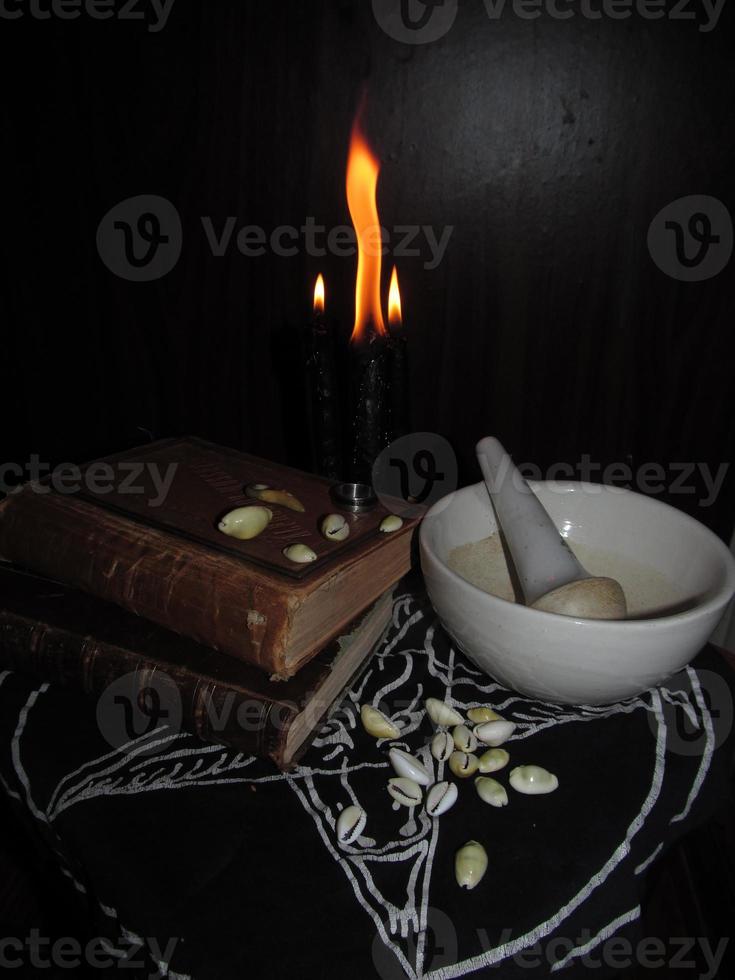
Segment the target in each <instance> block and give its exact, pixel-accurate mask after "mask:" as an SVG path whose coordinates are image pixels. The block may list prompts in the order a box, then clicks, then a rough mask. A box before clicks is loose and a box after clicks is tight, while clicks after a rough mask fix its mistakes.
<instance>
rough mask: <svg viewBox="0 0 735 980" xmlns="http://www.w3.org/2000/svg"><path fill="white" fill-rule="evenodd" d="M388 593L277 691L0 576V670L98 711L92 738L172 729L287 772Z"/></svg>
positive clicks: (378, 625) (120, 616)
mask: <svg viewBox="0 0 735 980" xmlns="http://www.w3.org/2000/svg"><path fill="white" fill-rule="evenodd" d="M391 598H392V597H391V593H390V592H386V593H385V594H384V595H383V596H381V598H380V599H378V601H377V602H376V603H374V604H373V605H372V606H371V607H370V608H369V609H368V610H366V611H365V612H364V613H363V614H362V615H361V616H360V617H358V619H357V620H356V621H355V622H354V623H353V624H351V626H350V627H349V628H348V629H347V630H346V631H345V634H344V635H343V636H341V637H339V638H338V639H337V640H334V641H333V642H332V643H330V644H329V645H328V646H327V647H325V648H324V649H322V650H320V651H319V652H318V654H317V655H316V656H315V657H314V658H313V659H312V660H311V661H310V662H309V663H308V664H307V665H306V666H305V667H304V668H303V669H302V670H300V671H299V673H298V674H297V675H296V677H294V678H292V679H291V680H288V681H270V680H268V678H267V677H266V676H265V675H264V674H263V672H262V671H260V670H257V669H256V668H254V667H252V666H250V665H249V664H246V663H243V662H242V661H237V660H235V659H233V658H231V657H223V656H221V655H220V654H218V653H217V652H216V651H215V650H210V649H208V648H207V647H204V646H201V645H200V644H198V643H195V642H194V641H193V640H189V639H186V638H185V637H181V636H178V635H177V634H175V633H172V632H171V631H170V630H166V629H163V628H162V627H160V626H156V625H155V624H154V623H150V622H148V621H147V620H145V619H141V618H140V617H139V616H133V615H132V614H131V613H129V612H127V611H126V610H124V609H120V608H119V607H117V606H113V605H111V604H109V603H106V602H102V601H101V600H99V599H96V598H94V597H93V596H89V595H85V594H83V593H81V592H78V591H76V590H74V589H70V588H68V587H67V586H64V585H61V584H59V583H56V582H49V581H48V580H46V579H41V578H38V577H37V576H35V575H29V574H27V573H25V572H19V571H17V570H11V569H9V568H7V567H0V669H5V670H17V671H20V672H22V673H28V674H32V675H34V676H35V677H38V678H39V679H40V680H44V681H48V682H50V683H52V684H54V685H56V686H58V687H62V688H65V689H67V690H77V691H79V690H81V691H83V692H84V693H85V694H87V695H90V696H91V697H93V698H95V699H96V701H97V720H98V725H99V727H100V730H101V731H102V734H103V736H105V737H107V738H108V741H110V743H111V744H112V745H113V747H115V748H118V747H121V746H122V745H123V744H125V743H126V742H128V741H129V740H131V739H133V738H135V737H140V736H142V735H145V734H148V733H151V734H152V735H153V733H154V732H155V731H156V729H159V727H162V728H163V731H162V734H168V733H170V731H172V730H173V731H178V730H180V729H183V730H186V731H190V732H193V733H194V734H196V735H198V736H199V737H200V738H202V739H204V740H205V741H208V742H218V743H221V744H224V745H229V746H231V747H233V748H235V749H238V750H239V751H241V752H245V753H247V754H248V755H259V756H262V757H263V758H268V759H271V760H272V761H273V762H275V763H276V765H277V766H279V768H281V769H288V768H290V767H292V766H293V765H294V764H295V763H296V761H297V760H298V759H299V758H300V757H301V755H302V754H303V753H304V751H305V750H306V748H307V747H308V745H309V744H310V742H311V741H312V739H313V737H314V735H315V733H316V731H317V730H318V728H319V726H320V723H321V722H322V720H323V719H324V717H325V715H326V714H327V713H328V711H329V708H330V707H331V706H332V705H333V703H334V702H335V701H336V700H337V699H338V698H339V696H340V694H341V693H342V692H343V691H344V689H345V687H347V685H348V684H349V683H350V681H351V680H352V679H353V678H354V677H355V676H356V675H357V673H359V671H360V670H361V668H362V667H363V666H364V665H365V664H366V662H367V659H368V658H369V655H370V654H371V652H372V651H373V649H374V647H375V644H376V643H377V641H378V640H379V639H380V636H381V635H382V633H383V630H384V629H385V627H386V625H387V623H388V622H389V620H390V616H391V609H392V601H391Z"/></svg>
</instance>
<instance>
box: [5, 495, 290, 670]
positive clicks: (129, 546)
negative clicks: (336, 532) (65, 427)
mask: <svg viewBox="0 0 735 980" xmlns="http://www.w3.org/2000/svg"><path fill="white" fill-rule="evenodd" d="M0 557H2V558H4V559H6V560H8V561H13V562H15V563H16V564H18V565H20V566H22V567H25V568H29V569H31V570H33V571H34V572H36V573H37V574H39V575H43V576H45V577H47V578H51V579H57V580H58V581H62V582H65V583H66V584H68V585H72V586H74V587H75V588H78V589H82V590H83V591H85V592H89V593H90V594H92V595H96V596H98V597H99V598H101V599H106V600H109V601H111V602H115V603H117V604H119V605H122V606H124V607H125V608H127V609H129V610H130V611H131V612H134V613H136V614H137V615H139V616H144V617H145V618H146V619H149V620H151V621H152V622H154V623H158V624H159V625H162V626H165V627H167V628H168V629H171V630H173V631H174V632H176V633H182V634H184V635H186V636H189V637H191V638H192V639H194V640H197V641H198V642H200V643H204V644H205V645H207V646H210V647H214V649H216V650H219V651H221V652H223V653H227V654H229V655H231V656H234V657H237V658H238V659H242V660H247V661H248V662H250V663H253V664H255V665H256V666H258V667H260V668H261V669H262V670H264V671H268V672H269V673H273V674H277V675H282V676H284V677H285V676H288V675H289V674H291V673H293V670H292V669H291V668H290V665H289V664H288V663H287V661H286V657H285V654H286V647H287V643H288V637H289V632H290V629H291V627H292V626H293V621H294V618H295V617H296V615H297V612H298V608H299V605H300V602H301V597H300V594H299V592H298V590H292V591H283V590H280V591H279V590H277V589H275V588H274V587H273V585H272V583H271V582H269V581H268V580H267V578H266V577H265V576H263V575H261V574H260V573H259V571H258V569H257V568H255V567H253V566H250V565H247V564H246V563H244V562H241V561H238V560H237V559H234V558H231V557H229V556H228V555H223V554H219V553H216V552H213V551H210V550H209V549H207V548H206V547H203V546H201V545H197V544H195V543H192V542H189V541H187V540H185V539H183V538H178V537H176V536H174V535H171V534H166V533H165V532H162V531H158V530H156V529H154V528H148V527H144V526H143V525H141V524H138V523H136V522H133V521H130V520H127V519H126V518H124V517H121V516H119V515H117V514H116V513H114V512H113V511H107V510H105V509H104V508H102V507H95V506H93V505H90V504H86V503H85V502H84V501H80V500H76V499H74V498H72V497H64V496H61V495H59V494H55V493H48V494H43V495H41V494H34V493H33V492H32V491H29V490H25V491H23V492H21V493H18V494H16V495H14V496H13V497H10V498H8V499H7V500H5V501H3V503H2V505H1V506H0Z"/></svg>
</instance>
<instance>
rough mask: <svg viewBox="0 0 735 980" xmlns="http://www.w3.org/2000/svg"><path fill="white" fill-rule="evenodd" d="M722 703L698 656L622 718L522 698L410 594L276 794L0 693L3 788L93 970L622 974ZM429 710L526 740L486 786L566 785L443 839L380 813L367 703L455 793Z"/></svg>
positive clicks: (720, 779) (83, 711) (699, 803)
mask: <svg viewBox="0 0 735 980" xmlns="http://www.w3.org/2000/svg"><path fill="white" fill-rule="evenodd" d="M730 685H731V681H730V678H729V670H728V668H727V667H725V666H724V665H723V664H722V663H721V661H720V658H719V656H718V655H717V654H716V652H715V651H713V650H712V649H711V648H708V649H705V650H704V651H703V652H702V654H701V655H700V656H699V657H698V658H697V660H696V661H695V662H694V664H693V665H692V666H691V667H689V668H686V669H685V670H683V671H681V672H680V673H679V674H677V675H676V676H675V677H674V678H672V679H671V680H670V681H669V682H667V684H666V685H664V686H663V687H661V688H657V689H654V690H651V691H649V692H646V693H645V694H644V695H642V696H640V697H637V698H633V699H630V700H628V701H626V702H623V703H620V704H614V705H609V706H606V707H574V708H570V707H560V706H557V705H552V704H545V703H542V702H538V701H531V700H528V699H525V698H522V697H520V696H518V695H516V694H514V693H512V692H509V691H507V690H505V689H504V688H502V687H500V686H499V685H498V684H496V683H494V682H493V681H492V680H491V679H490V678H489V677H487V676H486V675H484V674H483V673H481V672H480V671H479V670H478V669H477V668H476V667H475V666H474V665H473V664H472V663H471V662H470V661H469V660H467V659H466V658H465V657H464V656H463V655H461V654H460V653H459V652H458V651H457V650H455V649H454V648H453V647H452V645H451V643H450V641H449V640H448V638H447V636H446V635H445V634H444V632H443V631H442V629H441V627H440V626H439V624H438V623H437V621H436V618H435V615H434V613H433V611H432V609H431V607H430V605H429V604H428V602H427V600H426V598H425V596H424V595H423V594H422V593H420V592H403V593H402V594H400V595H399V596H398V597H397V599H396V602H395V606H394V614H393V623H392V624H391V625H390V626H389V628H388V630H387V632H386V634H385V635H384V637H383V639H382V640H381V643H380V644H379V646H378V648H377V651H376V653H375V655H374V657H373V658H372V659H371V661H370V662H369V664H368V666H367V668H366V670H365V671H364V672H363V674H362V675H361V677H360V678H359V679H358V680H357V681H356V682H355V683H354V685H353V686H352V688H351V689H350V690H349V691H348V693H347V695H346V696H345V697H344V699H343V700H342V702H341V704H340V705H339V706H338V708H337V709H336V710H335V711H334V712H333V713H332V715H331V716H330V720H329V721H328V723H327V724H325V726H324V727H323V728H322V729H321V730H320V732H319V735H318V737H317V739H316V741H315V743H314V744H313V746H312V747H311V748H310V750H309V751H308V753H307V754H306V756H305V757H304V760H303V764H302V765H301V766H300V767H299V768H298V769H296V770H295V771H294V772H292V773H290V774H280V773H278V772H277V771H276V770H275V769H274V768H273V767H272V766H271V765H270V764H268V763H266V762H264V761H262V760H258V759H255V758H252V757H245V756H243V755H241V754H238V753H236V752H234V751H231V750H228V749H224V748H222V747H221V746H217V745H206V744H204V743H202V742H200V741H199V740H198V739H196V738H195V737H194V736H191V735H188V734H182V733H178V732H176V731H170V730H168V729H166V727H165V726H163V727H158V728H156V729H155V730H154V731H152V732H149V733H148V734H146V735H144V736H141V737H139V738H135V739H133V740H132V741H131V742H130V743H129V744H127V745H125V746H124V747H119V746H117V747H112V746H111V745H110V744H109V743H108V741H106V740H105V738H104V735H103V732H102V731H101V729H100V726H98V724H97V719H96V712H95V706H94V705H92V704H90V703H89V702H88V701H87V700H86V699H85V698H84V697H83V696H82V695H81V694H80V695H73V694H69V693H65V692H61V691H57V690H56V689H54V688H51V687H49V686H47V685H45V684H44V685H42V684H39V683H38V682H36V681H34V680H32V679H31V678H29V677H26V676H22V675H21V674H18V673H8V672H5V673H2V674H0V733H1V734H0V774H1V775H2V780H3V783H4V786H5V789H6V791H7V792H8V793H9V794H10V796H11V798H12V799H13V800H14V801H15V804H16V805H17V807H19V808H20V809H21V810H22V811H23V813H24V814H25V815H26V816H30V818H31V820H32V822H33V824H34V826H35V827H36V829H37V831H38V833H39V834H40V835H41V836H42V837H43V838H44V840H45V842H46V844H47V846H48V847H49V848H51V849H52V850H53V851H54V853H55V854H56V857H57V860H58V862H59V864H60V866H61V868H62V870H63V872H64V874H65V876H66V878H67V880H68V883H69V889H70V896H71V895H75V896H76V898H77V899H78V900H81V901H83V902H85V903H86V905H87V911H88V914H89V916H90V919H91V923H92V927H91V928H92V934H93V935H95V936H99V937H104V938H105V948H106V949H107V950H108V951H109V954H108V958H109V959H110V960H112V961H120V962H123V961H125V960H126V958H127V959H128V960H133V961H134V962H138V963H141V964H144V966H142V965H141V967H140V971H139V975H141V976H144V975H150V974H151V973H152V972H154V971H155V970H158V971H159V973H160V974H161V975H164V976H169V977H172V978H174V980H181V978H184V977H192V978H196V980H230V978H234V977H245V976H247V977H259V976H268V977H269V978H279V977H284V978H285V977H289V978H293V977H310V978H311V977H317V978H324V980H327V978H329V980H332V978H334V980H337V978H339V980H342V978H345V977H354V978H363V977H380V978H391V980H392V978H399V977H403V976H409V977H424V978H432V980H441V978H449V977H456V976H465V975H476V976H480V975H493V976H499V977H503V978H506V977H507V978H514V977H519V978H520V977H526V976H528V975H529V974H530V973H535V974H537V975H544V976H546V975H549V974H550V972H551V971H552V967H553V965H554V964H555V963H556V961H561V962H559V963H557V966H556V968H557V969H559V971H560V975H561V976H570V975H572V974H573V973H575V972H576V971H578V970H583V969H584V968H585V967H589V966H590V965H593V966H594V965H595V963H596V962H598V961H600V960H601V961H602V964H601V965H600V966H596V967H595V975H596V976H598V977H599V976H605V975H611V974H613V973H615V972H617V970H619V969H620V968H621V967H622V966H625V962H624V961H625V959H626V955H625V950H626V949H628V950H629V953H630V955H629V957H628V959H629V960H634V959H635V957H636V955H639V954H637V953H636V943H637V942H638V940H639V939H640V938H641V937H640V936H639V916H640V902H641V895H642V890H643V883H644V879H645V873H646V870H647V868H648V867H649V866H650V864H651V863H652V862H653V861H654V860H655V859H656V858H657V857H658V856H660V854H661V853H663V851H664V850H665V849H666V848H667V847H668V846H669V845H670V844H671V843H672V841H674V840H675V839H676V838H677V837H679V836H680V835H682V834H683V833H685V832H686V831H687V830H688V829H689V828H690V827H691V826H692V825H694V824H695V823H697V822H701V820H702V819H703V818H704V817H705V816H707V815H708V814H709V812H710V809H711V808H712V806H713V803H714V800H715V798H716V796H717V795H718V794H719V793H720V791H721V789H722V787H723V785H724V784H725V781H726V780H727V774H728V768H729V763H730V759H731V756H732V744H731V739H732V733H731V732H730V725H729V718H731V717H732V712H731V704H732V689H731V686H730ZM429 696H433V697H437V698H440V699H442V700H447V701H448V702H450V703H452V704H454V705H456V706H457V707H458V709H459V710H460V711H464V710H466V709H467V708H469V707H471V706H473V705H476V704H490V705H492V706H494V707H495V708H496V709H497V710H498V711H499V712H500V713H501V714H502V715H503V716H504V717H506V718H509V719H513V720H514V721H515V722H516V723H517V728H516V730H515V732H514V733H513V735H512V737H511V739H510V741H509V742H508V743H507V744H506V746H505V748H506V749H507V750H508V751H509V753H510V764H509V766H508V767H507V768H505V769H503V770H501V771H500V772H498V773H495V774H494V776H495V778H497V779H498V781H499V782H501V783H503V785H504V786H506V787H508V774H509V772H510V770H511V768H513V766H516V765H521V764H525V763H536V764H539V765H542V766H545V767H546V768H548V769H549V770H551V771H552V772H554V773H555V774H556V775H557V776H558V779H559V788H558V789H557V790H556V792H554V793H551V794H549V795H546V796H524V795H520V794H518V793H517V792H515V791H514V790H513V789H510V788H509V789H508V794H509V804H508V805H507V806H505V807H502V808H493V807H490V806H488V805H487V804H486V803H483V802H482V801H481V800H480V798H479V797H478V796H477V794H476V792H475V788H474V786H473V781H472V780H471V779H470V780H466V781H461V785H459V799H458V801H457V803H456V804H455V806H454V807H453V808H452V809H451V810H449V811H448V812H447V813H446V814H444V815H443V816H441V817H439V818H437V819H435V820H432V819H430V818H428V817H427V816H426V813H425V812H424V811H423V810H422V809H419V808H417V809H416V810H415V811H410V810H408V809H406V808H404V807H401V808H397V807H395V808H394V804H393V802H392V800H391V798H390V796H389V794H388V793H387V791H386V784H387V780H388V778H389V777H390V776H392V775H394V773H393V772H392V771H391V769H390V766H389V763H388V759H387V750H388V744H387V743H380V744H378V743H376V741H375V740H374V739H373V738H370V737H369V736H368V735H367V734H366V733H365V732H364V730H363V728H362V726H361V724H360V720H359V706H360V705H361V704H363V703H365V702H368V703H371V704H375V705H379V706H380V707H381V708H382V709H383V710H384V711H385V712H386V713H387V714H388V715H390V716H391V718H392V719H393V720H394V721H395V722H396V723H397V724H398V725H399V727H400V728H401V730H402V731H401V736H400V738H399V739H398V740H397V743H394V744H399V745H402V746H404V747H405V748H407V749H408V750H409V751H410V752H412V753H414V754H416V753H418V754H419V755H420V757H421V758H422V759H423V760H424V762H425V763H427V764H429V765H432V766H433V769H434V775H435V778H436V777H438V778H449V779H453V777H452V776H451V774H449V773H448V770H447V769H446V766H443V767H442V768H443V772H444V775H443V776H442V775H441V774H440V773H439V772H437V770H438V769H439V768H440V767H439V765H438V764H437V763H436V762H434V760H433V759H432V757H431V756H430V754H429V751H428V743H429V741H430V738H431V736H432V734H433V727H432V725H431V723H430V721H429V719H428V718H427V716H426V714H425V712H424V711H423V701H424V699H425V698H426V697H429ZM728 712H729V713H728ZM457 782H460V781H457ZM353 803H357V804H359V805H360V806H362V807H363V808H364V809H365V811H366V813H367V824H366V826H365V829H364V831H363V835H362V837H361V838H359V839H358V840H357V841H355V843H354V844H351V845H349V846H348V847H340V846H339V844H338V843H337V841H336V834H335V821H336V819H337V817H338V815H339V811H340V809H342V808H343V807H345V806H348V805H350V804H353ZM470 839H475V840H477V841H480V842H482V843H483V845H484V846H485V848H486V850H487V853H488V860H489V864H488V870H487V873H486V875H485V877H484V879H483V881H482V882H481V883H480V884H479V885H478V887H477V888H476V889H474V890H473V891H466V890H464V889H460V888H458V886H457V884H456V883H455V879H454V855H455V852H456V851H457V849H458V848H459V847H460V846H461V845H463V844H464V843H465V842H467V841H468V840H470ZM613 937H617V941H618V943H619V941H620V940H621V939H622V946H621V945H620V944H618V946H615V947H612V946H611V943H612V938H613ZM139 942H140V943H142V947H141V948H140V949H138V948H137V945H138V943H139ZM611 950H612V952H611ZM99 955H100V957H101V959H102V960H103V959H104V955H103V954H101V953H100V954H99ZM666 955H670V951H669V952H668V953H667V954H666ZM654 959H655V957H654ZM491 968H492V969H491ZM126 975H127V976H131V975H136V971H135V970H134V969H130V970H128V971H126Z"/></svg>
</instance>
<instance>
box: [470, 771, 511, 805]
mask: <svg viewBox="0 0 735 980" xmlns="http://www.w3.org/2000/svg"><path fill="white" fill-rule="evenodd" d="M475 789H476V790H477V795H478V796H479V797H480V799H481V800H483V801H484V802H485V803H489V804H490V806H507V805H508V792H507V790H506V788H505V786H502V785H501V784H500V783H499V782H498V781H497V779H491V778H490V777H489V776H478V777H477V779H476V780H475Z"/></svg>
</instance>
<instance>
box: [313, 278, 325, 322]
mask: <svg viewBox="0 0 735 980" xmlns="http://www.w3.org/2000/svg"><path fill="white" fill-rule="evenodd" d="M314 312H315V313H323V312H324V276H323V275H322V274H321V272H320V273H319V275H318V276H317V277H316V283H315V285H314Z"/></svg>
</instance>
